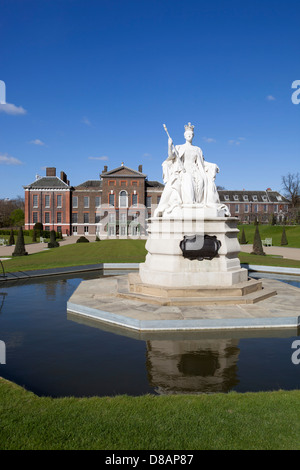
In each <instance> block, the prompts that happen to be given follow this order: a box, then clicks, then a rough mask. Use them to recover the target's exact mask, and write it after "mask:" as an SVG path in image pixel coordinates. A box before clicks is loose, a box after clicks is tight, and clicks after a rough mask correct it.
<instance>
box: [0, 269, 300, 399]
mask: <svg viewBox="0 0 300 470" xmlns="http://www.w3.org/2000/svg"><path fill="white" fill-rule="evenodd" d="M95 277H98V276H97V275H96V274H95V273H92V274H90V275H88V274H86V275H84V276H83V275H81V276H80V278H78V274H76V275H72V276H71V275H70V276H58V277H53V278H48V279H36V280H32V281H29V280H24V281H21V280H19V281H16V282H14V281H13V282H10V283H1V282H0V312H1V315H0V339H1V340H2V341H4V342H5V344H6V353H7V358H6V359H7V360H6V365H3V366H1V368H0V375H1V376H2V377H4V378H7V379H8V380H12V381H14V382H16V383H18V384H19V385H22V386H24V387H25V388H27V389H28V390H31V391H33V392H34V393H36V394H38V395H46V396H52V397H58V396H80V397H81V396H94V395H98V396H108V395H117V394H128V395H134V396H136V395H143V394H146V393H158V394H176V393H215V392H225V393H226V392H228V391H230V390H235V391H240V392H248V391H261V390H278V389H285V390H289V389H295V388H298V389H299V387H300V385H299V379H298V378H299V371H300V366H295V365H294V364H293V363H292V361H291V354H292V352H293V351H292V350H291V344H292V342H293V340H294V339H295V338H297V337H298V335H299V331H298V330H297V329H291V330H289V329H284V330H265V329H263V330H261V331H259V330H256V331H250V330H249V331H248V330H240V331H231V330H224V331H219V332H217V331H211V332H180V331H177V332H176V331H175V332H155V331H150V332H141V331H139V332H137V331H133V330H130V329H125V328H121V327H116V326H115V325H114V326H113V325H109V324H105V323H101V322H99V321H96V320H92V319H87V318H83V317H82V316H78V315H76V314H67V312H66V304H67V301H68V299H69V298H70V296H71V295H72V293H73V292H74V290H75V289H76V288H77V286H78V285H79V283H80V282H81V281H82V280H83V279H94V278H95ZM101 277H102V275H100V274H99V278H101ZM298 285H299V284H298Z"/></svg>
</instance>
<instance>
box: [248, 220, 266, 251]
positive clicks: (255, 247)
mask: <svg viewBox="0 0 300 470" xmlns="http://www.w3.org/2000/svg"><path fill="white" fill-rule="evenodd" d="M251 254H252V255H265V252H264V250H263V246H262V242H261V238H260V233H259V229H258V225H256V226H255V234H254V240H253V251H252V253H251Z"/></svg>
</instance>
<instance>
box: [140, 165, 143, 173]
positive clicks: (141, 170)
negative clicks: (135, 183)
mask: <svg viewBox="0 0 300 470" xmlns="http://www.w3.org/2000/svg"><path fill="white" fill-rule="evenodd" d="M139 172H140V173H143V165H139Z"/></svg>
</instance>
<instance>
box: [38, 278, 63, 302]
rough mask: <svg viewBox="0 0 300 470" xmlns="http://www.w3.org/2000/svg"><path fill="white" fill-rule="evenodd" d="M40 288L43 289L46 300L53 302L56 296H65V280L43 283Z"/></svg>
mask: <svg viewBox="0 0 300 470" xmlns="http://www.w3.org/2000/svg"><path fill="white" fill-rule="evenodd" d="M42 287H43V288H44V289H45V294H46V299H47V300H55V299H56V297H57V296H58V295H61V296H65V295H66V291H67V280H66V279H58V280H56V279H53V280H52V282H45V283H44V284H43V285H42Z"/></svg>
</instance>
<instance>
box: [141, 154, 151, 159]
mask: <svg viewBox="0 0 300 470" xmlns="http://www.w3.org/2000/svg"><path fill="white" fill-rule="evenodd" d="M142 158H149V159H150V160H151V158H152V155H151V154H150V153H143V155H142Z"/></svg>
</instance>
